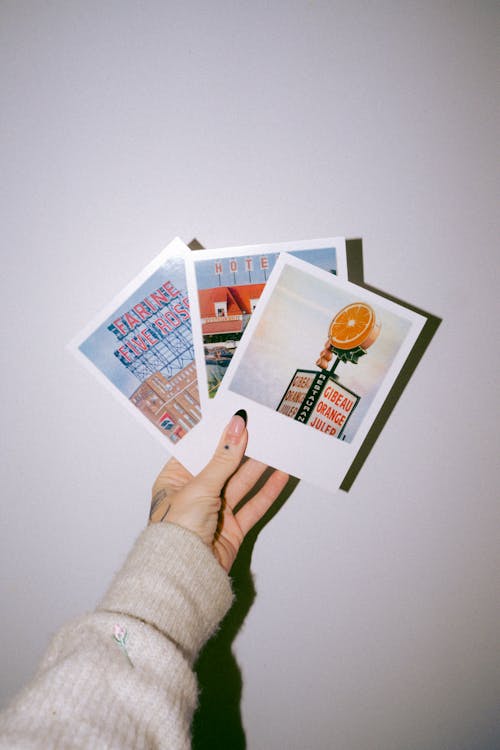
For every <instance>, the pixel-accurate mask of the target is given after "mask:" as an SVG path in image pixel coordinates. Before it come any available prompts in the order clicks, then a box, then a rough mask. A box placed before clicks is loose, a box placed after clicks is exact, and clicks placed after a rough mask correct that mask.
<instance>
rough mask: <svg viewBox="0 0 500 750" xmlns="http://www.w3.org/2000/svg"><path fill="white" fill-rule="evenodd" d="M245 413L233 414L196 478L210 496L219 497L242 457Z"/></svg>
mask: <svg viewBox="0 0 500 750" xmlns="http://www.w3.org/2000/svg"><path fill="white" fill-rule="evenodd" d="M246 425H247V413H246V411H245V410H244V409H240V410H239V411H237V412H236V414H233V416H232V417H231V420H230V421H229V424H228V425H227V427H226V429H225V430H224V432H223V433H222V437H221V439H220V440H219V444H218V445H217V448H216V449H215V453H214V455H213V457H212V459H211V460H210V461H209V462H208V464H207V465H206V466H205V468H204V469H203V470H202V471H201V472H200V473H199V474H198V476H197V477H196V480H197V484H199V485H201V486H203V488H204V489H205V491H206V492H207V493H208V494H210V495H216V496H219V495H220V493H221V491H222V488H223V487H224V485H225V484H226V482H227V480H228V479H229V477H230V476H232V474H234V472H235V471H236V469H237V468H238V466H239V465H240V463H241V460H242V458H243V456H244V453H245V449H246V447H247V442H248V432H247V429H246Z"/></svg>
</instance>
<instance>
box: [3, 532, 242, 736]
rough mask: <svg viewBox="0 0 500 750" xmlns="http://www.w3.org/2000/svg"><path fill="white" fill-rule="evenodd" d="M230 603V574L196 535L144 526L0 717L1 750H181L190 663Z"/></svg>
mask: <svg viewBox="0 0 500 750" xmlns="http://www.w3.org/2000/svg"><path fill="white" fill-rule="evenodd" d="M231 602H232V593H231V587H230V583H229V578H228V576H227V575H226V573H225V572H224V570H223V569H222V568H221V566H220V565H219V563H218V562H217V561H216V559H215V558H214V556H213V555H212V552H211V551H210V550H209V549H208V547H206V546H205V545H204V544H203V542H202V541H201V540H200V539H199V538H198V537H197V536H195V535H194V534H192V533H191V532H189V531H186V530H185V529H183V528H181V527H180V526H175V525H174V524H153V525H151V526H149V527H148V528H147V529H146V530H145V531H144V532H143V533H142V534H141V536H140V537H139V539H138V540H137V542H136V543H135V545H134V547H133V548H132V551H131V552H130V554H129V556H128V558H127V560H126V562H125V564H124V566H123V567H122V569H121V570H120V571H119V572H118V574H117V575H116V577H115V580H114V581H113V583H112V584H111V586H110V588H109V590H108V592H107V593H106V595H105V596H104V598H103V600H102V602H101V603H100V604H99V606H98V608H97V609H96V611H95V612H94V613H92V614H90V615H86V616H84V617H82V618H80V619H78V620H76V621H75V622H73V623H70V624H69V625H67V626H65V627H64V628H63V629H62V630H61V631H59V633H57V635H56V636H55V638H54V639H53V641H52V643H51V645H50V647H49V649H48V651H47V653H46V654H45V657H44V659H43V661H42V663H41V665H40V667H39V669H38V671H37V673H36V675H35V677H34V679H33V681H32V682H31V683H30V684H29V685H28V686H27V687H26V688H25V689H24V690H23V691H22V693H21V694H20V695H19V696H18V697H17V698H16V699H15V700H14V701H13V703H12V704H11V705H10V706H9V707H8V708H7V709H6V710H5V711H4V712H3V713H2V714H0V748H1V750H4V749H5V750H6V749H7V748H8V749H9V750H21V748H22V750H28V749H33V750H35V749H36V750H40V749H41V748H43V750H52V749H54V750H55V749H56V748H57V749H58V750H59V748H60V749H61V750H62V749H63V748H64V749H66V748H72V750H74V749H76V748H99V750H101V749H102V750H111V749H112V748H113V749H114V748H116V750H129V748H130V749H131V748H134V749H136V750H139V749H140V750H146V749H147V748H168V750H179V749H181V748H182V749H183V750H185V749H187V748H189V747H190V724H191V718H192V715H193V711H194V709H195V707H196V701H197V685H196V680H195V676H194V674H193V669H192V667H193V663H194V660H195V658H196V656H197V654H198V651H199V649H200V648H201V647H202V645H203V644H204V643H205V641H206V640H208V638H209V637H210V636H211V635H212V633H213V632H214V631H215V629H216V628H217V626H218V624H219V622H220V620H221V619H222V617H223V616H224V615H225V613H226V612H227V610H228V609H229V607H230V605H231ZM115 625H118V626H120V627H121V628H123V629H125V630H126V632H127V638H126V652H125V650H124V649H122V648H121V647H120V645H119V644H118V643H117V642H116V640H115V639H114V637H113V634H114V628H115Z"/></svg>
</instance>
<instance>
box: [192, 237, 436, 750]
mask: <svg viewBox="0 0 500 750" xmlns="http://www.w3.org/2000/svg"><path fill="white" fill-rule="evenodd" d="M189 247H190V248H191V249H192V250H199V249H202V247H203V246H202V245H200V243H199V242H198V241H197V240H196V239H195V240H192V242H191V243H190V244H189ZM346 249H347V266H348V276H349V281H352V282H354V283H355V284H358V285H359V286H361V287H363V288H365V289H368V290H370V291H372V292H375V293H376V294H379V295H380V296H382V297H385V298H386V299H389V300H392V301H393V302H397V303H398V304H399V305H402V306H403V307H406V308H408V309H409V310H413V311H414V312H417V313H419V314H420V315H423V316H424V317H425V318H426V319H427V322H426V324H425V325H424V328H423V329H422V332H421V334H420V336H419V338H418V339H417V341H416V343H415V345H414V347H413V349H412V351H411V353H410V355H409V357H408V359H407V361H406V363H405V365H404V366H403V368H402V370H401V372H400V374H399V376H398V378H397V379H396V381H395V383H394V385H393V387H392V389H391V391H390V393H389V394H388V396H387V398H386V400H385V402H384V405H383V407H382V409H381V410H380V413H379V414H378V416H377V418H376V419H375V421H374V423H373V425H372V427H371V429H370V431H369V433H368V435H367V436H366V438H365V440H364V442H363V445H362V446H361V448H360V450H359V452H358V454H357V456H356V458H355V459H354V462H353V463H352V465H351V467H350V469H349V471H348V473H347V475H346V477H345V479H344V481H343V482H342V484H341V489H343V490H345V491H346V492H347V491H349V489H350V488H351V487H352V484H353V482H354V480H355V479H356V477H357V475H358V473H359V471H360V470H361V467H362V466H363V464H364V462H365V461H366V459H367V457H368V455H369V453H370V451H371V449H372V447H373V445H374V444H375V442H376V440H377V438H378V436H379V435H380V432H381V430H382V428H383V426H384V425H385V423H386V422H387V420H388V419H389V417H390V415H391V413H392V410H393V409H394V407H395V405H396V403H397V402H398V400H399V397H400V396H401V394H402V393H403V391H404V389H405V386H406V384H407V383H408V381H409V380H410V378H411V376H412V374H413V372H414V371H415V369H416V367H417V365H418V363H419V361H420V359H421V358H422V356H423V354H424V352H425V350H426V349H427V347H428V345H429V344H430V342H431V340H432V338H433V336H434V334H435V332H436V331H437V329H438V327H439V324H440V322H441V321H440V319H439V318H436V317H434V316H432V315H430V314H429V313H427V312H425V311H423V310H420V309H418V308H417V307H414V306H412V305H409V304H407V303H406V302H402V301H401V300H399V299H396V298H395V297H393V296H391V295H388V294H385V293H384V292H381V291H380V290H378V289H375V288H374V287H371V286H369V285H368V284H365V283H364V278H363V246H362V241H361V240H360V239H352V240H347V241H346ZM270 471H271V469H269V470H267V471H266V472H265V473H264V475H263V477H262V479H261V481H260V482H259V485H257V487H256V488H255V489H254V491H255V490H256V489H258V487H259V486H261V484H263V483H264V482H265V481H266V479H267V477H268V476H269V473H270ZM298 481H299V480H298V479H294V478H291V479H290V481H289V482H288V484H287V486H286V488H285V490H284V491H283V492H282V493H281V495H280V497H279V498H278V499H277V500H276V502H275V503H274V505H273V507H272V508H270V510H269V511H268V512H267V514H266V515H265V516H264V517H263V518H262V519H261V521H260V522H259V523H258V524H257V525H256V526H255V527H254V528H253V529H252V531H250V532H249V534H248V535H247V537H246V539H245V541H244V542H243V544H242V546H241V549H240V551H239V553H238V557H237V558H236V562H235V564H234V565H233V568H232V570H231V578H232V581H233V590H234V593H235V597H236V599H235V603H234V604H233V607H232V608H231V610H230V611H229V613H228V615H227V617H226V618H225V620H224V622H223V623H222V626H221V628H220V630H219V632H218V633H217V634H216V636H215V637H214V638H212V639H211V640H210V641H209V642H208V643H207V645H206V646H205V648H204V650H203V651H202V653H201V655H200V658H199V659H198V662H197V664H196V668H195V669H196V674H197V678H198V684H199V687H200V702H199V707H198V710H197V711H196V714H195V716H194V721H193V727H192V733H193V739H192V748H193V750H245V748H246V739H245V731H244V728H243V723H242V720H241V710H240V703H241V693H242V678H241V672H240V669H239V667H238V664H237V662H236V659H235V658H234V656H233V652H232V644H233V641H234V639H235V638H236V636H237V634H238V632H239V630H240V628H241V626H242V625H243V623H244V621H245V618H246V616H247V614H248V612H249V610H250V607H251V606H252V604H253V601H254V599H255V596H256V591H255V586H254V583H253V578H252V574H251V571H250V566H251V561H252V552H253V548H254V545H255V542H256V541H257V537H258V536H259V534H260V532H261V530H262V529H263V528H264V526H266V524H268V523H269V521H270V520H271V519H272V518H273V516H275V515H276V513H278V512H279V511H280V509H281V508H282V506H283V505H284V503H285V502H286V500H287V499H288V498H289V497H290V495H291V494H292V492H293V491H294V489H295V488H296V486H297V484H298ZM252 494H253V493H252ZM247 499H248V496H247V497H246V498H244V499H243V500H242V502H241V504H240V507H241V505H243V504H244V503H245V501H246V500H247Z"/></svg>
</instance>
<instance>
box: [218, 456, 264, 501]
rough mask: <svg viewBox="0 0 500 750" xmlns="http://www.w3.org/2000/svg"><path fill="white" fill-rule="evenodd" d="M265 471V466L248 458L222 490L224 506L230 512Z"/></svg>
mask: <svg viewBox="0 0 500 750" xmlns="http://www.w3.org/2000/svg"><path fill="white" fill-rule="evenodd" d="M266 469H267V464H263V463H262V462H261V461H256V460H255V459H254V458H249V459H248V461H245V463H244V464H242V465H241V466H240V468H239V469H238V471H237V472H236V474H234V476H232V477H231V479H230V480H229V482H228V484H227V487H226V489H225V490H224V498H225V500H226V504H227V506H228V507H229V508H231V510H233V509H234V508H235V507H236V505H238V503H239V502H240V500H242V499H243V498H244V497H245V495H246V494H247V492H250V490H251V489H252V488H253V487H254V485H255V483H256V482H257V480H258V479H260V477H261V476H262V474H263V473H264V472H265V470H266Z"/></svg>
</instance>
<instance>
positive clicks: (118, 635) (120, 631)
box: [113, 623, 134, 667]
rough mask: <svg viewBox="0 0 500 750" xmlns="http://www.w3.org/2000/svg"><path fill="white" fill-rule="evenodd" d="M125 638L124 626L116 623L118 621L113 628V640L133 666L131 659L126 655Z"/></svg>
mask: <svg viewBox="0 0 500 750" xmlns="http://www.w3.org/2000/svg"><path fill="white" fill-rule="evenodd" d="M127 638H128V633H127V630H126V628H124V627H123V625H118V623H117V624H116V625H115V627H114V628H113V640H114V641H115V642H116V643H117V644H118V645H119V646H120V648H121V650H122V651H123V653H124V654H125V656H126V657H127V661H128V663H129V664H130V666H131V667H133V666H134V665H133V663H132V659H131V658H130V656H129V655H128V651H127Z"/></svg>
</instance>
